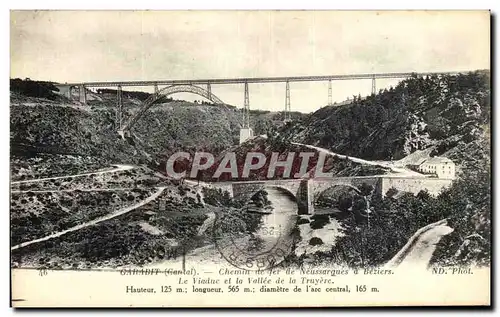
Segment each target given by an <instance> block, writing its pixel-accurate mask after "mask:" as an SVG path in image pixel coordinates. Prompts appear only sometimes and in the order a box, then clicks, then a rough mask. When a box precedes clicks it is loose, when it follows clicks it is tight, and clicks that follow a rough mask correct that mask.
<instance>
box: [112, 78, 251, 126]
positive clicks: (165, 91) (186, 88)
mask: <svg viewBox="0 0 500 317" xmlns="http://www.w3.org/2000/svg"><path fill="white" fill-rule="evenodd" d="M180 92H188V93H192V94H196V95H199V96H202V97H204V98H206V99H208V100H210V101H212V102H213V103H215V104H218V105H225V103H224V102H223V101H222V100H221V99H219V97H217V96H215V95H214V94H213V93H211V92H209V91H208V90H206V89H204V88H201V87H199V86H195V85H172V86H168V87H165V88H162V89H160V90H159V91H158V92H157V93H155V94H152V95H151V96H150V97H149V98H148V99H146V100H145V101H144V102H143V104H142V105H141V108H140V109H139V110H138V111H137V112H136V113H135V114H133V115H132V117H131V118H130V119H129V120H128V121H127V122H126V123H125V124H124V125H123V126H122V127H121V129H120V132H123V131H129V130H130V129H131V128H132V127H133V125H134V124H135V123H136V122H137V120H138V119H139V118H140V117H141V116H142V115H143V114H144V113H145V112H146V111H147V110H148V109H149V108H151V106H153V104H155V103H156V102H157V101H158V100H160V99H161V98H163V97H166V96H169V95H172V94H175V93H180ZM240 127H241V123H240Z"/></svg>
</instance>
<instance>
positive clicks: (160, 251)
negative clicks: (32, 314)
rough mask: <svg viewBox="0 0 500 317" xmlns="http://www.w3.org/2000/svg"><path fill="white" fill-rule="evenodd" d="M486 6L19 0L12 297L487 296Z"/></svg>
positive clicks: (172, 300) (70, 301) (365, 299)
mask: <svg viewBox="0 0 500 317" xmlns="http://www.w3.org/2000/svg"><path fill="white" fill-rule="evenodd" d="M490 23H491V13H490V12H489V11H486V10H479V11H328V10H324V11H293V10H289V11H134V10H130V11H90V10H89V11H83V10H82V11H58V10H17V11H16V10H13V11H11V12H10V54H11V56H10V110H9V113H10V148H9V151H10V267H11V306H14V307H72V306H80V307H83V306H86V307H104V306H114V307H128V306H134V307H331V306H355V307H364V306H435V305H438V306H440V305H443V306H454V305H474V306H489V305H490V304H491V302H490V268H491V261H492V259H491V244H492V243H491V242H492V241H491V227H492V224H491V211H492V200H491V199H492V195H491V194H492V193H491V183H492V168H491V129H492V127H491V118H492V110H491V100H492V96H491V81H492V79H491V71H490V64H491V61H490V38H491V36H490ZM465 285H467V287H465ZM458 289H460V290H461V291H457V290H458Z"/></svg>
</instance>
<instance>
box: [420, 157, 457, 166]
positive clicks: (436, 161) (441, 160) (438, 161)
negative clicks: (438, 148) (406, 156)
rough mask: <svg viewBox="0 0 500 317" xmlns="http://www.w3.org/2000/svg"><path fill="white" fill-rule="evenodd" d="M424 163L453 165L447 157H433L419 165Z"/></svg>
mask: <svg viewBox="0 0 500 317" xmlns="http://www.w3.org/2000/svg"><path fill="white" fill-rule="evenodd" d="M424 163H428V164H448V163H452V164H453V161H452V160H450V159H449V158H447V157H440V156H435V157H431V158H428V159H427V160H425V161H423V162H422V163H421V164H424Z"/></svg>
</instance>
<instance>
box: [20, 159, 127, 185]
mask: <svg viewBox="0 0 500 317" xmlns="http://www.w3.org/2000/svg"><path fill="white" fill-rule="evenodd" d="M114 166H116V168H114V169H110V170H104V171H99V172H89V173H83V174H75V175H68V176H55V177H47V178H39V179H29V180H24V181H16V182H11V184H22V183H35V182H43V181H47V180H51V179H63V178H75V177H81V176H90V175H100V174H107V173H116V172H120V171H126V170H131V169H133V168H134V166H132V165H122V164H115V165H114Z"/></svg>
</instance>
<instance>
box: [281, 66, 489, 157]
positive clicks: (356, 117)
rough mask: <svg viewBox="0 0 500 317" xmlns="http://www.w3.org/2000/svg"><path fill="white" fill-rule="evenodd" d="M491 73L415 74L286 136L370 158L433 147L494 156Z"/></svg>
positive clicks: (438, 151) (319, 114) (316, 116)
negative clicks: (490, 134) (491, 138)
mask: <svg viewBox="0 0 500 317" xmlns="http://www.w3.org/2000/svg"><path fill="white" fill-rule="evenodd" d="M489 120H490V74H489V72H485V71H477V72H470V73H466V74H460V75H456V76H455V75H453V76H452V75H442V76H429V77H425V78H423V77H416V76H414V77H412V78H409V79H406V80H404V81H402V82H400V83H399V84H398V85H397V86H396V87H394V88H390V89H388V90H383V91H380V93H378V94H376V95H372V96H369V97H367V98H363V99H362V98H356V99H355V100H353V102H352V103H351V104H349V105H344V106H329V107H324V108H321V109H319V110H318V111H316V112H314V113H312V114H311V115H309V116H307V117H306V118H305V119H304V120H302V121H301V122H297V123H295V124H293V125H292V126H288V127H285V128H286V129H284V130H283V132H284V133H285V134H286V137H287V138H289V139H291V140H293V141H296V142H300V143H306V144H313V145H318V146H321V147H324V148H327V149H330V150H332V151H333V152H337V153H342V154H345V155H352V156H357V157H361V158H365V159H370V160H398V159H401V158H403V157H405V156H407V155H408V154H410V153H413V152H415V151H417V150H423V149H427V148H430V147H433V148H434V151H433V152H432V155H446V156H448V157H450V158H452V159H454V160H458V162H459V163H461V162H463V161H475V160H476V159H479V158H481V157H484V156H489Z"/></svg>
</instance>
